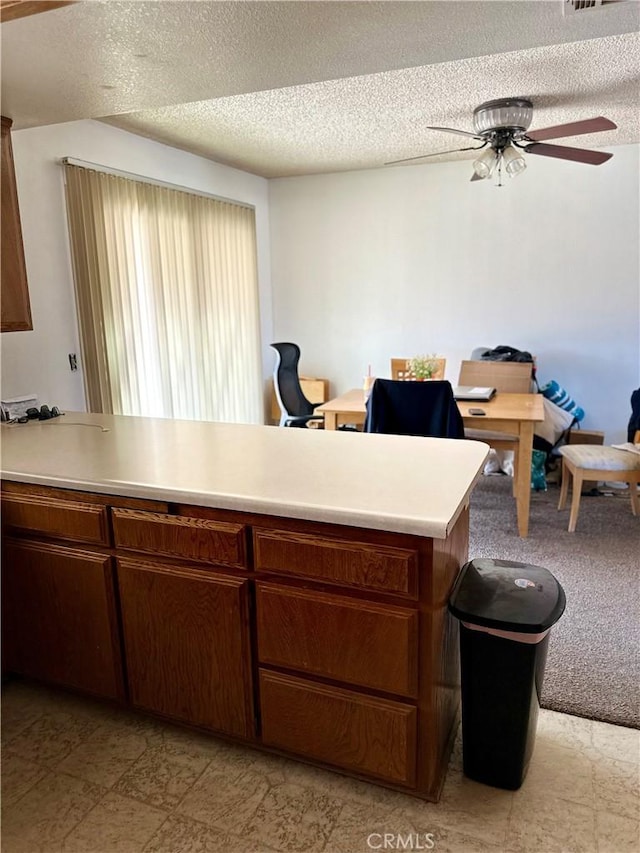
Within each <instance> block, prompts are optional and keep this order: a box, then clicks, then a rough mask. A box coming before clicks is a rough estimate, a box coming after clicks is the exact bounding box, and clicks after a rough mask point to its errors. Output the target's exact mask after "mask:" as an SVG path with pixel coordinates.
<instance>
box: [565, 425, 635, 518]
mask: <svg viewBox="0 0 640 853" xmlns="http://www.w3.org/2000/svg"><path fill="white" fill-rule="evenodd" d="M634 442H635V443H636V444H637V445H640V430H639V431H638V432H636V434H635V438H634ZM560 453H561V454H562V486H561V488H560V501H559V502H558V509H564V508H565V506H566V503H567V496H568V494H569V480H571V481H572V488H573V494H572V498H571V512H570V514H569V528H568V530H569V533H574V532H575V529H576V524H577V522H578V512H579V511H580V496H581V494H582V486H583V483H584V481H585V480H596V481H597V480H613V481H620V482H622V483H628V484H629V494H630V497H631V512H632V513H633V514H634V515H640V498H639V497H638V485H639V484H640V453H634V452H633V451H630V450H618V449H617V448H615V447H601V446H599V445H594V444H567V445H565V446H564V447H561V448H560Z"/></svg>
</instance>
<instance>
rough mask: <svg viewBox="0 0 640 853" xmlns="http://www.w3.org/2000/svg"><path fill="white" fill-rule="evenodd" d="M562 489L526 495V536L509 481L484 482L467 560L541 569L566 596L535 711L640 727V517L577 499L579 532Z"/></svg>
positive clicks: (604, 501) (605, 500)
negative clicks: (571, 527)
mask: <svg viewBox="0 0 640 853" xmlns="http://www.w3.org/2000/svg"><path fill="white" fill-rule="evenodd" d="M558 496H559V488H558V487H557V486H551V485H550V486H549V490H548V491H547V492H532V494H531V516H530V519H531V520H530V525H529V537H528V538H527V539H520V538H519V537H518V535H517V528H516V512H515V503H514V501H513V499H512V497H511V478H510V477H507V476H505V475H500V474H497V475H496V474H494V475H490V476H486V477H482V478H481V480H480V483H479V484H478V486H477V487H476V489H475V491H474V493H473V495H472V498H471V537H470V544H469V559H473V558H474V557H493V558H497V559H503V560H518V561H520V562H524V563H532V564H534V565H537V566H544V567H545V568H546V569H549V571H551V572H552V574H553V575H555V577H556V578H557V579H558V581H559V582H560V583H561V584H562V587H563V588H564V591H565V593H566V596H567V608H566V610H565V613H564V615H563V617H562V618H561V619H560V621H559V622H558V623H557V624H556V625H555V627H554V628H553V629H552V631H551V639H550V643H549V656H548V659H547V668H546V674H545V680H544V687H543V692H542V705H543V707H545V708H550V709H552V710H554V711H562V712H564V713H567V714H574V715H576V716H580V717H589V718H591V719H594V720H604V721H606V722H610V723H618V724H620V725H625V726H633V727H635V728H640V606H639V605H640V518H634V516H633V515H632V513H631V504H630V501H629V498H628V496H625V497H624V498H623V496H622V495H620V494H616V495H614V496H603V495H601V496H598V497H590V496H583V497H582V500H581V504H580V515H579V517H578V524H577V530H576V532H575V533H568V532H567V525H568V522H569V510H568V509H566V510H563V511H561V512H558V511H557V509H556V506H557V503H558Z"/></svg>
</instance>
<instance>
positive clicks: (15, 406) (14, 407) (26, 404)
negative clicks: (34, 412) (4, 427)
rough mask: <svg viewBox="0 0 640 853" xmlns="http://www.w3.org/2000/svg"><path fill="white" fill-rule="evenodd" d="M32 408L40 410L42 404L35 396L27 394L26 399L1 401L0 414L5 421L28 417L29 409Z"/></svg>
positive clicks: (8, 398)
mask: <svg viewBox="0 0 640 853" xmlns="http://www.w3.org/2000/svg"><path fill="white" fill-rule="evenodd" d="M32 408H35V409H39V408H40V402H39V400H38V398H37V397H36V396H35V395H34V394H27V395H26V396H24V397H7V399H6V400H1V401H0V413H1V414H2V420H3V421H12V420H14V419H15V418H21V417H23V416H24V415H26V413H27V409H32Z"/></svg>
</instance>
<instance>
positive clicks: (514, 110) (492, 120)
mask: <svg viewBox="0 0 640 853" xmlns="http://www.w3.org/2000/svg"><path fill="white" fill-rule="evenodd" d="M532 118H533V104H532V103H531V101H528V100H527V99H526V98H501V99H500V100H497V101H487V102H486V103H484V104H480V106H479V107H476V108H475V110H474V111H473V127H474V130H475V131H476V133H478V134H483V133H488V132H490V131H492V130H498V129H499V128H510V129H511V130H513V131H517V132H521V133H524V132H525V131H526V130H527V129H528V127H529V125H530V124H531V119H532Z"/></svg>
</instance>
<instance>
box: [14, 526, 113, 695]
mask: <svg viewBox="0 0 640 853" xmlns="http://www.w3.org/2000/svg"><path fill="white" fill-rule="evenodd" d="M2 617H3V618H2V621H3V624H2V634H3V658H4V661H3V664H4V666H3V668H4V669H5V670H6V671H8V672H16V673H19V674H21V675H27V676H32V677H33V678H39V679H42V680H44V681H47V682H51V683H55V684H62V685H65V686H68V687H75V688H78V689H80V690H84V691H87V692H89V693H93V694H95V695H96V696H104V697H108V698H112V699H117V698H122V696H123V680H122V669H121V664H120V657H121V653H120V642H119V638H118V629H117V616H116V610H115V604H114V588H113V566H112V561H111V558H110V557H108V556H106V555H104V554H99V553H92V552H90V551H80V550H76V549H75V548H66V547H63V546H61V545H49V544H42V543H39V542H23V541H18V540H13V539H7V540H6V542H5V545H4V549H3V566H2Z"/></svg>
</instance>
